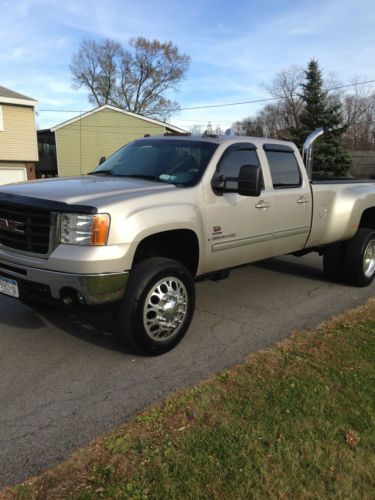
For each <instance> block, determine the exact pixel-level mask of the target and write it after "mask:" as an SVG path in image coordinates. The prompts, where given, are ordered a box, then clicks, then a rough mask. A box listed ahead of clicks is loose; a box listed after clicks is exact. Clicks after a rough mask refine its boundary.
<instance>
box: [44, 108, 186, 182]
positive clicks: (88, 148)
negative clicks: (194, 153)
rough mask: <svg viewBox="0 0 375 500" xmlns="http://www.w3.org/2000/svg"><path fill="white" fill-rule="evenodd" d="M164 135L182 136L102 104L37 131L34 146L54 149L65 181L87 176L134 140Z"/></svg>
mask: <svg viewBox="0 0 375 500" xmlns="http://www.w3.org/2000/svg"><path fill="white" fill-rule="evenodd" d="M166 132H171V133H177V134H179V133H186V131H185V130H182V129H180V128H178V127H174V126H173V125H169V124H167V123H164V122H160V121H157V120H153V119H151V118H146V117H144V116H141V115H138V114H136V113H131V112H130V111H124V110H122V109H118V108H115V107H114V106H110V105H108V104H106V105H104V106H100V107H98V108H95V109H93V110H92V111H88V112H87V113H84V114H82V115H80V116H78V117H76V118H73V119H71V120H68V121H66V122H63V123H61V124H59V125H56V126H55V127H52V128H51V129H50V130H41V131H38V142H39V149H40V151H42V150H43V147H42V146H41V141H44V148H45V149H46V150H48V151H53V150H54V147H55V149H56V156H57V173H58V175H59V176H60V177H65V176H74V175H84V174H87V173H88V172H91V171H92V170H93V169H94V168H95V167H96V166H97V165H98V163H99V159H100V158H101V157H102V156H105V157H108V156H109V155H111V154H112V153H114V152H115V151H116V150H117V149H119V148H120V147H122V146H124V144H127V143H129V142H131V141H133V140H134V139H138V138H140V137H144V135H146V134H150V135H161V134H164V133H166ZM48 134H50V135H49V136H48ZM51 134H54V138H53V136H52V137H51ZM53 141H54V144H52V143H53ZM47 143H49V144H48V145H47ZM41 160H42V159H41ZM46 172H47V170H46Z"/></svg>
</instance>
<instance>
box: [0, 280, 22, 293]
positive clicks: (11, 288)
mask: <svg viewBox="0 0 375 500" xmlns="http://www.w3.org/2000/svg"><path fill="white" fill-rule="evenodd" d="M0 293H4V294H5V295H10V296H11V297H17V298H18V297H19V296H20V294H19V292H18V284H17V281H16V280H11V279H10V278H4V276H0Z"/></svg>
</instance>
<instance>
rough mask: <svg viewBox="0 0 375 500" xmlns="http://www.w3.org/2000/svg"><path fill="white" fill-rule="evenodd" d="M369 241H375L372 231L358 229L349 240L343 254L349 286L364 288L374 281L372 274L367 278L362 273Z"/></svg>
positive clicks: (374, 232)
mask: <svg viewBox="0 0 375 500" xmlns="http://www.w3.org/2000/svg"><path fill="white" fill-rule="evenodd" d="M370 240H375V231H374V230H373V229H364V228H360V229H358V232H357V234H356V235H355V236H354V238H353V239H352V240H349V242H348V244H347V248H346V252H345V269H346V278H347V281H348V282H349V284H351V285H355V286H360V287H365V286H369V285H370V284H371V283H372V281H373V280H374V274H373V275H372V276H371V277H370V278H369V277H367V276H366V275H365V273H364V271H363V257H364V252H365V249H366V246H367V245H368V243H369V241H370Z"/></svg>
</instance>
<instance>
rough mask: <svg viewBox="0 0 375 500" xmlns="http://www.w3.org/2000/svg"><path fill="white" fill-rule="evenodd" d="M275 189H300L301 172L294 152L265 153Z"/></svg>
mask: <svg viewBox="0 0 375 500" xmlns="http://www.w3.org/2000/svg"><path fill="white" fill-rule="evenodd" d="M265 153H266V156H267V160H268V165H269V167H270V171H271V177H272V184H273V187H274V188H275V189H282V188H288V187H299V186H301V184H302V178H301V172H300V169H299V166H298V163H297V160H296V157H295V156H294V153H293V151H292V150H291V151H268V150H266V151H265Z"/></svg>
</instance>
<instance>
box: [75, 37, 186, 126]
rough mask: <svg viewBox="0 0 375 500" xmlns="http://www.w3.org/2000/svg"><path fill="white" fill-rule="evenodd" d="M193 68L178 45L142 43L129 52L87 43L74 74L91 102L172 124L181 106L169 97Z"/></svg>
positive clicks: (135, 40)
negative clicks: (167, 119) (166, 95)
mask: <svg viewBox="0 0 375 500" xmlns="http://www.w3.org/2000/svg"><path fill="white" fill-rule="evenodd" d="M189 63H190V57H189V56H187V55H185V54H181V53H180V52H179V50H178V48H177V47H176V46H175V45H173V44H172V42H164V43H162V42H159V41H158V40H148V39H146V38H143V37H137V38H132V39H130V41H129V48H128V49H125V48H123V47H122V46H121V45H120V44H119V43H118V42H116V41H114V40H111V39H107V40H104V41H102V42H100V43H98V42H95V41H93V40H83V41H82V43H81V45H80V48H79V50H78V52H77V53H76V54H74V55H73V57H72V62H71V65H70V70H71V72H72V76H73V82H74V86H75V87H76V88H80V87H85V88H87V89H88V90H89V101H90V102H92V103H94V104H97V105H98V106H101V105H103V104H112V105H114V106H117V107H119V108H122V109H126V110H128V111H132V112H134V113H139V114H144V115H146V116H151V117H156V118H162V119H166V118H167V117H168V116H170V115H171V114H172V112H174V111H177V110H178V109H179V105H178V103H176V102H173V101H171V100H169V99H167V98H166V97H165V94H166V92H167V91H170V90H178V84H179V83H180V82H181V80H182V79H183V78H184V75H185V73H186V71H187V69H188V67H189Z"/></svg>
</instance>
